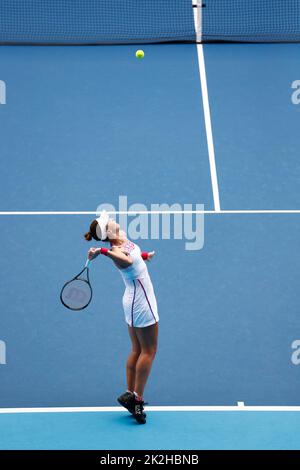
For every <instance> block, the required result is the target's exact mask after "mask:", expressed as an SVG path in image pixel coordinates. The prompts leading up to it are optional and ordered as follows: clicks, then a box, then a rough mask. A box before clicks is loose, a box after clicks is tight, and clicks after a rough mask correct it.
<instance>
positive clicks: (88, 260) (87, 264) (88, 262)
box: [85, 259, 91, 268]
mask: <svg viewBox="0 0 300 470" xmlns="http://www.w3.org/2000/svg"><path fill="white" fill-rule="evenodd" d="M90 262H91V260H90V259H87V260H86V263H85V268H88V267H89V264H90Z"/></svg>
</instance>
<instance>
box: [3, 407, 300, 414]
mask: <svg viewBox="0 0 300 470" xmlns="http://www.w3.org/2000/svg"><path fill="white" fill-rule="evenodd" d="M120 411H123V412H124V413H128V412H127V410H124V408H122V407H119V406H112V407H108V406H107V407H106V406H103V407H102V406H99V407H98V406H92V407H47V408H0V414H10V413H94V412H97V413H100V412H101V413H103V412H120ZM147 411H180V412H181V411H190V412H192V411H202V412H204V411H205V412H207V411H235V412H244V411H273V412H274V411H276V412H277V411H285V412H286V411H292V412H294V411H297V412H300V406H147Z"/></svg>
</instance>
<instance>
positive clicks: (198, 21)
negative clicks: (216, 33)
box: [193, 0, 221, 212]
mask: <svg viewBox="0 0 300 470" xmlns="http://www.w3.org/2000/svg"><path fill="white" fill-rule="evenodd" d="M195 4H196V5H197V7H198V8H194V21H195V31H196V40H197V43H200V42H201V41H202V1H199V0H193V5H195ZM197 54H198V65H199V73H200V83H201V92H202V103H203V112H204V122H205V130H206V140H207V148H208V156H209V166H210V176H211V185H212V192H213V200H214V208H215V211H216V212H220V210H221V207H220V195H219V185H218V177H217V168H216V158H215V148H214V140H213V133H212V125H211V115H210V106H209V98H208V88H207V78H206V70H205V60H204V51H203V46H202V44H198V45H197Z"/></svg>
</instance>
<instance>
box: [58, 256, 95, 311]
mask: <svg viewBox="0 0 300 470" xmlns="http://www.w3.org/2000/svg"><path fill="white" fill-rule="evenodd" d="M89 264H90V260H87V262H86V263H85V267H84V268H83V270H82V271H81V272H80V273H79V274H77V276H75V277H74V278H73V279H71V280H70V281H68V282H66V283H65V285H64V286H63V288H62V290H61V293H60V300H61V303H62V304H63V305H64V306H65V307H67V308H69V309H70V310H76V311H78V310H83V309H84V308H86V307H87V306H88V305H89V304H90V302H91V300H92V296H93V291H92V286H91V284H90V278H89Z"/></svg>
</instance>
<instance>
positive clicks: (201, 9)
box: [0, 0, 300, 44]
mask: <svg viewBox="0 0 300 470" xmlns="http://www.w3.org/2000/svg"><path fill="white" fill-rule="evenodd" d="M195 20H196V21H195ZM174 41H176V42H196V41H199V42H201V41H202V42H209V41H242V42H245V41H246V42H247V41H251V42H270V41H278V42H281V41H300V0H251V1H249V0H173V1H172V0H0V43H1V44H4V43H8V44H18V43H23V44H34V43H39V44H122V43H123V44H129V43H137V44H138V43H153V42H174Z"/></svg>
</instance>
